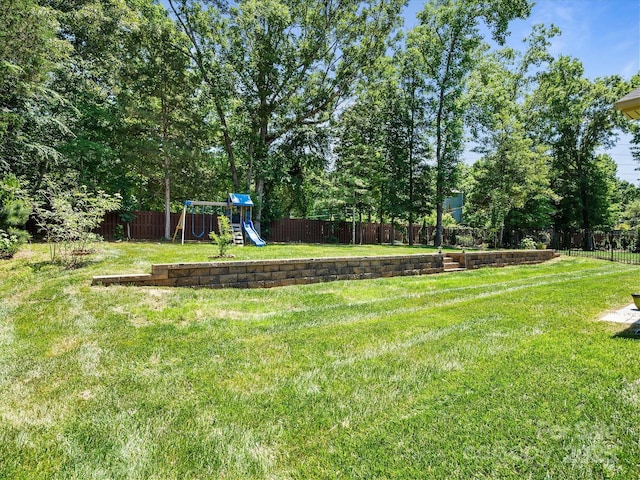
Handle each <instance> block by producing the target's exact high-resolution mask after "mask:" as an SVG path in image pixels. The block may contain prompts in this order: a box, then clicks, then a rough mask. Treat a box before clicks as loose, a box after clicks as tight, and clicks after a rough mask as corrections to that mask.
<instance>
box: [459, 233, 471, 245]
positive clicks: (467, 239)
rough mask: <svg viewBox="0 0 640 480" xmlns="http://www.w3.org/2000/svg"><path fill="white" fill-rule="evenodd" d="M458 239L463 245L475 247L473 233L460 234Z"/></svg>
mask: <svg viewBox="0 0 640 480" xmlns="http://www.w3.org/2000/svg"><path fill="white" fill-rule="evenodd" d="M456 240H457V244H458V245H460V246H461V247H473V245H474V241H473V235H458V236H457V238H456Z"/></svg>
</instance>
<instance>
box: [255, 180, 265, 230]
mask: <svg viewBox="0 0 640 480" xmlns="http://www.w3.org/2000/svg"><path fill="white" fill-rule="evenodd" d="M256 197H257V203H256V206H255V207H254V208H255V212H256V214H255V218H254V219H253V226H254V228H255V229H256V232H258V235H261V234H262V200H263V197H264V180H262V179H260V180H256Z"/></svg>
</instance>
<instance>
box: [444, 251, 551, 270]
mask: <svg viewBox="0 0 640 480" xmlns="http://www.w3.org/2000/svg"><path fill="white" fill-rule="evenodd" d="M447 255H448V256H449V257H451V258H453V259H454V261H456V262H458V263H460V267H461V268H467V269H470V270H471V269H475V268H480V267H504V266H507V265H524V264H531V263H542V262H546V261H547V260H551V259H552V258H554V257H555V256H556V252H555V250H511V251H499V252H476V251H471V252H466V253H448V254H447Z"/></svg>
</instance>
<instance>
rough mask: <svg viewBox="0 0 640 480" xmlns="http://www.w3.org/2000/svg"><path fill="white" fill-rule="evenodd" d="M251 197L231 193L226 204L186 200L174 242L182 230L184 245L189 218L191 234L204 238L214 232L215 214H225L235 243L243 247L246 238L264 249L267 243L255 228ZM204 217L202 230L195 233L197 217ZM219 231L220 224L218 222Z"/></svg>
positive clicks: (174, 235)
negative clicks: (207, 229)
mask: <svg viewBox="0 0 640 480" xmlns="http://www.w3.org/2000/svg"><path fill="white" fill-rule="evenodd" d="M253 206H254V205H253V202H252V201H251V197H250V196H249V195H247V194H244V193H230V194H229V196H228V197H227V201H226V202H204V201H199V200H186V201H185V202H184V207H183V209H182V215H180V219H179V220H178V225H176V230H175V232H174V233H173V241H174V242H175V240H176V237H177V236H178V231H180V230H182V242H181V243H182V244H183V245H184V233H185V229H186V228H187V216H190V217H191V234H192V235H193V236H194V237H196V238H202V237H204V236H205V234H207V233H210V232H212V231H213V216H214V213H220V212H223V214H224V216H226V217H227V218H228V219H229V223H230V224H231V228H232V230H233V243H234V244H235V245H239V246H242V245H244V244H245V237H246V239H248V240H249V241H251V242H252V243H253V244H254V245H255V246H257V247H264V246H265V245H266V244H267V242H265V241H264V240H263V239H262V238H260V235H259V234H258V232H256V230H255V228H254V227H253V222H252V221H251V212H252V209H253ZM196 215H202V229H201V230H200V231H199V232H196V231H195V216H196ZM207 216H208V217H209V232H207V231H206V226H207V223H206V217H207ZM218 231H220V223H219V222H218Z"/></svg>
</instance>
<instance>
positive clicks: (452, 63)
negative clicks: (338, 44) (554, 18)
mask: <svg viewBox="0 0 640 480" xmlns="http://www.w3.org/2000/svg"><path fill="white" fill-rule="evenodd" d="M530 11H531V3H530V2H529V1H527V0H515V1H514V0H511V1H507V0H430V1H428V2H427V3H426V5H425V7H424V10H422V12H420V13H419V15H418V18H419V19H420V25H418V26H417V27H416V28H414V29H413V30H412V31H411V32H409V37H408V45H410V46H412V47H415V48H416V49H417V50H418V51H420V53H421V55H422V57H423V64H424V65H425V73H424V74H425V80H426V88H427V91H428V105H429V106H428V109H429V110H430V111H431V112H433V114H432V115H431V117H430V124H431V129H430V136H431V142H432V144H433V147H434V154H435V167H436V236H435V243H436V245H441V244H442V230H443V225H442V214H443V205H444V200H445V198H446V196H447V195H448V194H449V193H450V190H451V188H452V187H453V185H454V184H455V172H456V168H455V166H456V165H457V163H459V161H460V156H461V154H462V151H463V148H464V142H463V134H464V122H463V116H464V111H465V109H466V108H467V107H466V105H465V102H464V95H465V81H466V78H467V77H468V75H469V73H470V72H471V71H472V70H473V68H474V66H475V65H476V60H477V58H478V57H477V55H476V53H477V49H478V48H479V47H480V46H481V45H482V42H483V35H482V31H481V26H482V25H483V24H484V25H485V26H486V27H487V28H488V29H489V30H490V31H491V33H492V36H493V40H494V41H496V42H497V43H503V42H504V40H505V37H506V35H507V28H508V25H509V22H510V21H511V20H512V19H514V18H525V17H526V16H528V15H529V13H530Z"/></svg>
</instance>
